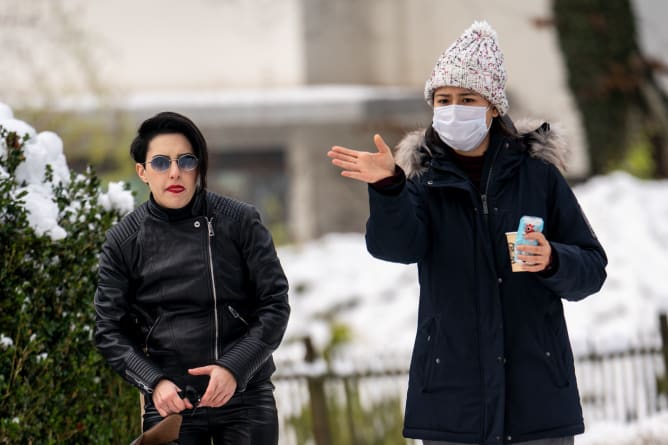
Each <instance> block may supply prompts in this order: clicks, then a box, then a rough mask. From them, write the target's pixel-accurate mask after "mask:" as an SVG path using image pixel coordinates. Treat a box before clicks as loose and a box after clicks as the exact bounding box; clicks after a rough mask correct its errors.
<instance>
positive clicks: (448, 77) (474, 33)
mask: <svg viewBox="0 0 668 445" xmlns="http://www.w3.org/2000/svg"><path fill="white" fill-rule="evenodd" d="M445 86H453V87H460V88H467V89H471V90H473V91H475V92H476V93H478V94H480V95H481V96H482V97H484V98H485V99H487V100H488V101H489V102H490V103H491V104H492V105H494V106H495V107H496V109H497V111H498V112H499V114H501V115H504V114H506V112H507V111H508V99H507V98H506V92H505V88H506V69H505V68H504V66H503V53H502V52H501V49H500V48H499V43H498V40H497V35H496V31H494V29H492V27H491V26H489V23H487V22H485V21H482V22H473V25H471V27H470V28H468V29H467V30H466V31H464V33H463V34H462V35H461V36H459V38H458V39H457V40H455V42H454V43H453V44H452V45H450V47H449V48H448V49H446V50H445V52H444V53H443V54H441V56H440V57H439V58H438V60H437V61H436V65H435V66H434V69H433V70H432V72H431V76H430V77H429V79H427V83H426V84H425V87H424V98H425V100H426V101H427V102H428V103H429V105H431V106H432V107H433V106H434V91H436V90H437V89H439V88H441V87H445Z"/></svg>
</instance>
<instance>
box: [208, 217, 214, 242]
mask: <svg viewBox="0 0 668 445" xmlns="http://www.w3.org/2000/svg"><path fill="white" fill-rule="evenodd" d="M206 226H207V227H208V228H209V237H213V218H206Z"/></svg>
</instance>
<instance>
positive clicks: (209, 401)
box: [200, 365, 237, 408]
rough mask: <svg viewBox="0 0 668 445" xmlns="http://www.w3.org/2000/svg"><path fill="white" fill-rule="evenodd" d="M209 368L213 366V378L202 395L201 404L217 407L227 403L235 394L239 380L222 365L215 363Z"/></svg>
mask: <svg viewBox="0 0 668 445" xmlns="http://www.w3.org/2000/svg"><path fill="white" fill-rule="evenodd" d="M207 368H211V370H210V371H211V374H210V375H211V379H209V386H207V388H206V391H205V393H204V395H203V396H202V400H201V401H200V406H210V407H213V408H217V407H219V406H223V405H224V404H226V403H227V402H228V401H229V400H230V399H231V398H232V396H234V393H235V391H236V390H237V381H236V380H235V378H234V376H233V375H232V374H231V373H230V372H229V371H228V370H227V369H225V368H223V367H221V366H217V365H213V366H207Z"/></svg>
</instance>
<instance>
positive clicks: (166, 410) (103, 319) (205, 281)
mask: <svg viewBox="0 0 668 445" xmlns="http://www.w3.org/2000/svg"><path fill="white" fill-rule="evenodd" d="M130 152H131V154H132V157H133V158H134V160H135V162H136V171H137V174H138V175H139V177H140V178H141V179H142V180H143V181H144V182H145V183H146V184H147V185H148V187H149V189H150V192H151V194H150V199H149V200H148V201H147V202H145V203H144V204H142V205H141V206H139V207H138V208H137V209H136V210H134V211H133V212H132V213H130V214H129V215H127V216H126V217H125V218H123V220H121V221H120V222H119V223H118V224H117V225H116V226H114V227H113V228H112V229H111V230H110V231H109V232H108V233H107V238H106V241H105V243H104V246H103V248H102V253H101V256H100V268H99V282H98V287H97V291H96V294H95V310H96V333H95V340H96V343H97V347H98V348H99V350H100V352H101V353H102V354H103V355H104V357H105V358H106V359H107V361H108V362H109V364H110V365H111V366H112V368H113V369H114V370H116V371H117V372H118V373H119V374H120V375H121V376H123V377H124V378H125V379H126V380H127V381H129V382H130V383H132V384H133V385H135V386H137V387H138V388H140V389H141V390H142V392H143V393H144V397H145V414H144V425H143V428H144V430H146V429H148V428H149V427H151V426H153V425H155V424H156V423H157V422H159V421H160V420H161V418H162V417H165V416H168V415H170V414H175V413H181V414H184V416H183V422H182V426H181V432H180V436H179V443H180V444H181V445H184V444H197V443H210V441H211V439H213V442H214V443H215V444H223V443H225V444H228V443H234V444H251V443H253V444H257V443H261V444H271V443H277V442H278V420H277V414H276V402H275V400H274V396H273V385H272V383H271V379H270V377H271V374H272V373H273V372H274V370H275V366H274V362H273V360H272V352H273V351H274V350H275V349H276V348H277V347H278V345H279V343H280V342H281V339H282V337H283V333H284V331H285V328H286V325H287V321H288V316H289V312H290V307H289V305H288V297H287V292H288V283H287V280H286V277H285V275H284V273H283V269H282V268H281V264H280V262H279V260H278V258H277V255H276V251H275V248H274V245H273V241H272V238H271V235H270V233H269V231H268V230H267V229H266V228H265V227H264V226H263V224H262V222H261V220H260V216H259V214H258V212H257V211H256V210H255V209H254V208H253V207H252V206H250V205H248V204H245V203H242V202H239V201H236V200H233V199H230V198H227V197H223V196H219V195H216V194H214V193H211V192H207V191H206V172H207V146H206V141H205V139H204V137H203V136H202V134H201V132H200V131H199V129H198V128H197V127H196V126H195V124H194V123H193V122H192V121H190V119H188V118H186V117H185V116H182V115H179V114H176V113H171V112H164V113H159V114H157V115H156V116H154V117H152V118H150V119H147V120H146V121H145V122H143V123H142V125H141V126H140V127H139V131H138V134H137V136H136V137H135V139H134V141H133V142H132V145H131V148H130Z"/></svg>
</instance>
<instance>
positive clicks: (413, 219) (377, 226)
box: [366, 179, 428, 264]
mask: <svg viewBox="0 0 668 445" xmlns="http://www.w3.org/2000/svg"><path fill="white" fill-rule="evenodd" d="M394 188H395V190H394V191H393V193H389V194H388V193H383V192H382V191H379V190H377V189H375V188H374V187H372V186H369V187H368V191H369V219H368V220H367V223H366V246H367V250H368V251H369V253H370V254H371V255H373V256H374V257H376V258H379V259H381V260H385V261H392V262H395V263H404V264H410V263H415V262H418V261H419V260H420V259H422V257H423V256H424V254H425V252H426V250H427V245H428V243H427V231H428V230H427V212H426V210H425V203H424V199H423V197H422V195H421V193H420V186H419V185H418V184H416V183H414V182H413V181H412V180H410V179H409V180H405V181H404V183H403V187H401V186H400V187H398V188H397V187H394Z"/></svg>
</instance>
